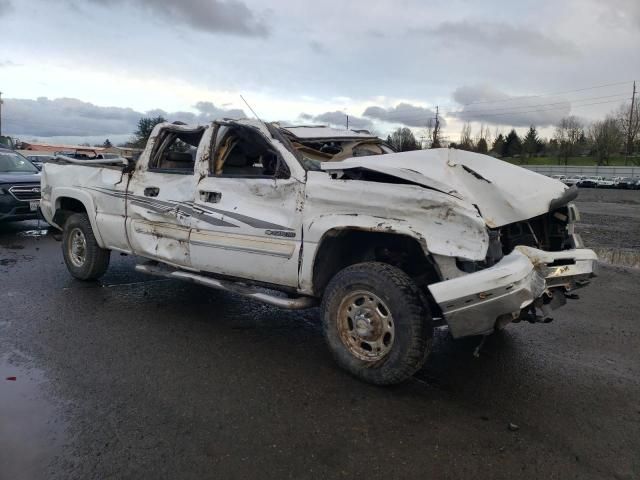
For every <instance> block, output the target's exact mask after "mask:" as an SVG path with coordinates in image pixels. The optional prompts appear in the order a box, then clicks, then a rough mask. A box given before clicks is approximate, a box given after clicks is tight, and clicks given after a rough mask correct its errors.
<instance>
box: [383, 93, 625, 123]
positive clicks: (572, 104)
mask: <svg viewBox="0 0 640 480" xmlns="http://www.w3.org/2000/svg"><path fill="white" fill-rule="evenodd" d="M603 98H613V99H612V100H609V101H607V102H592V100H601V99H603ZM624 98H627V97H626V94H624V93H619V94H615V95H603V96H600V97H588V98H582V99H580V100H573V101H569V100H567V101H562V102H552V103H541V104H532V105H518V106H513V107H511V108H506V107H501V108H494V109H483V110H459V111H449V112H445V114H446V115H450V116H457V117H464V116H470V115H474V114H475V115H481V116H497V115H515V114H522V113H531V112H540V111H553V110H563V109H565V108H566V107H569V108H581V107H584V106H591V105H600V104H605V103H615V102H619V101H621V100H623V99H624ZM578 102H589V103H586V104H579V103H578ZM554 105H561V106H560V107H557V108H545V109H539V108H538V107H550V106H554ZM522 108H524V109H529V110H516V109H522ZM486 112H491V113H486ZM494 112H495V113H494ZM431 118H432V117H431V116H430V115H429V116H427V115H425V114H415V115H403V116H402V118H401V119H400V118H398V119H397V120H396V121H397V122H398V123H402V121H406V120H410V121H415V122H418V121H421V120H425V121H427V120H429V119H431ZM390 121H391V122H393V121H394V120H392V119H390Z"/></svg>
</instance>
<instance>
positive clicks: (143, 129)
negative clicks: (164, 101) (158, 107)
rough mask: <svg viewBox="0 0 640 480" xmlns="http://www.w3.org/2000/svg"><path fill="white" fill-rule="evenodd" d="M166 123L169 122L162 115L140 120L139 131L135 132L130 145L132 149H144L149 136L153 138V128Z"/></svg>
mask: <svg viewBox="0 0 640 480" xmlns="http://www.w3.org/2000/svg"><path fill="white" fill-rule="evenodd" d="M166 121H167V120H166V119H165V118H164V117H162V116H161V115H159V116H157V117H142V118H141V119H140V120H138V129H137V130H136V131H135V132H134V134H133V139H132V141H131V142H130V145H131V146H132V147H138V148H144V147H145V145H146V144H147V140H148V139H149V136H151V132H152V131H153V127H155V126H156V125H157V124H159V123H163V122H166Z"/></svg>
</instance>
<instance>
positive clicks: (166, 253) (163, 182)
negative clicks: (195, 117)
mask: <svg viewBox="0 0 640 480" xmlns="http://www.w3.org/2000/svg"><path fill="white" fill-rule="evenodd" d="M204 129H205V127H199V128H196V129H193V128H187V127H184V126H179V125H171V126H167V127H165V128H164V129H162V130H160V132H159V133H158V135H157V136H156V137H155V139H152V140H151V141H153V145H150V149H149V148H148V149H147V150H146V151H145V155H148V158H141V159H140V161H139V164H140V165H139V169H138V170H136V172H135V173H134V174H133V176H132V178H131V181H130V183H129V188H128V191H127V234H128V239H129V243H130V245H131V249H132V251H133V252H134V253H135V254H137V255H140V256H143V257H147V258H151V259H157V260H161V261H163V262H166V263H169V264H172V265H177V266H181V267H189V266H190V265H191V258H190V252H189V231H190V228H191V215H192V214H193V208H192V207H191V206H190V204H191V203H192V199H193V192H194V188H195V179H194V165H195V161H194V160H195V156H196V148H197V147H198V145H199V143H200V139H201V137H202V134H203V132H204ZM145 165H146V168H144V167H145Z"/></svg>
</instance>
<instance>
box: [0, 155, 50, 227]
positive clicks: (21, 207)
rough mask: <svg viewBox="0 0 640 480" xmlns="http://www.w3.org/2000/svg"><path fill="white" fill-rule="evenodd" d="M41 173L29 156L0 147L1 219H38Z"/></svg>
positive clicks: (0, 220)
mask: <svg viewBox="0 0 640 480" xmlns="http://www.w3.org/2000/svg"><path fill="white" fill-rule="evenodd" d="M39 205H40V172H39V171H38V169H37V168H36V167H34V166H33V164H32V163H31V162H30V161H29V160H27V159H26V158H25V157H23V156H22V155H20V154H19V153H16V152H14V151H11V150H7V149H4V148H0V222H2V221H7V220H31V219H34V218H38V207H39Z"/></svg>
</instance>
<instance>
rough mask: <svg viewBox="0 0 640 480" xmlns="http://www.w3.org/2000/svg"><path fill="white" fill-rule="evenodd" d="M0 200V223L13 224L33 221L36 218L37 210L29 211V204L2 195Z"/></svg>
mask: <svg viewBox="0 0 640 480" xmlns="http://www.w3.org/2000/svg"><path fill="white" fill-rule="evenodd" d="M2 197H7V198H0V222H4V221H6V222H14V221H19V220H34V219H36V218H38V216H39V213H38V211H37V210H35V211H33V210H31V208H30V206H29V202H21V201H18V200H15V199H13V198H10V197H9V196H8V195H2Z"/></svg>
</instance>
